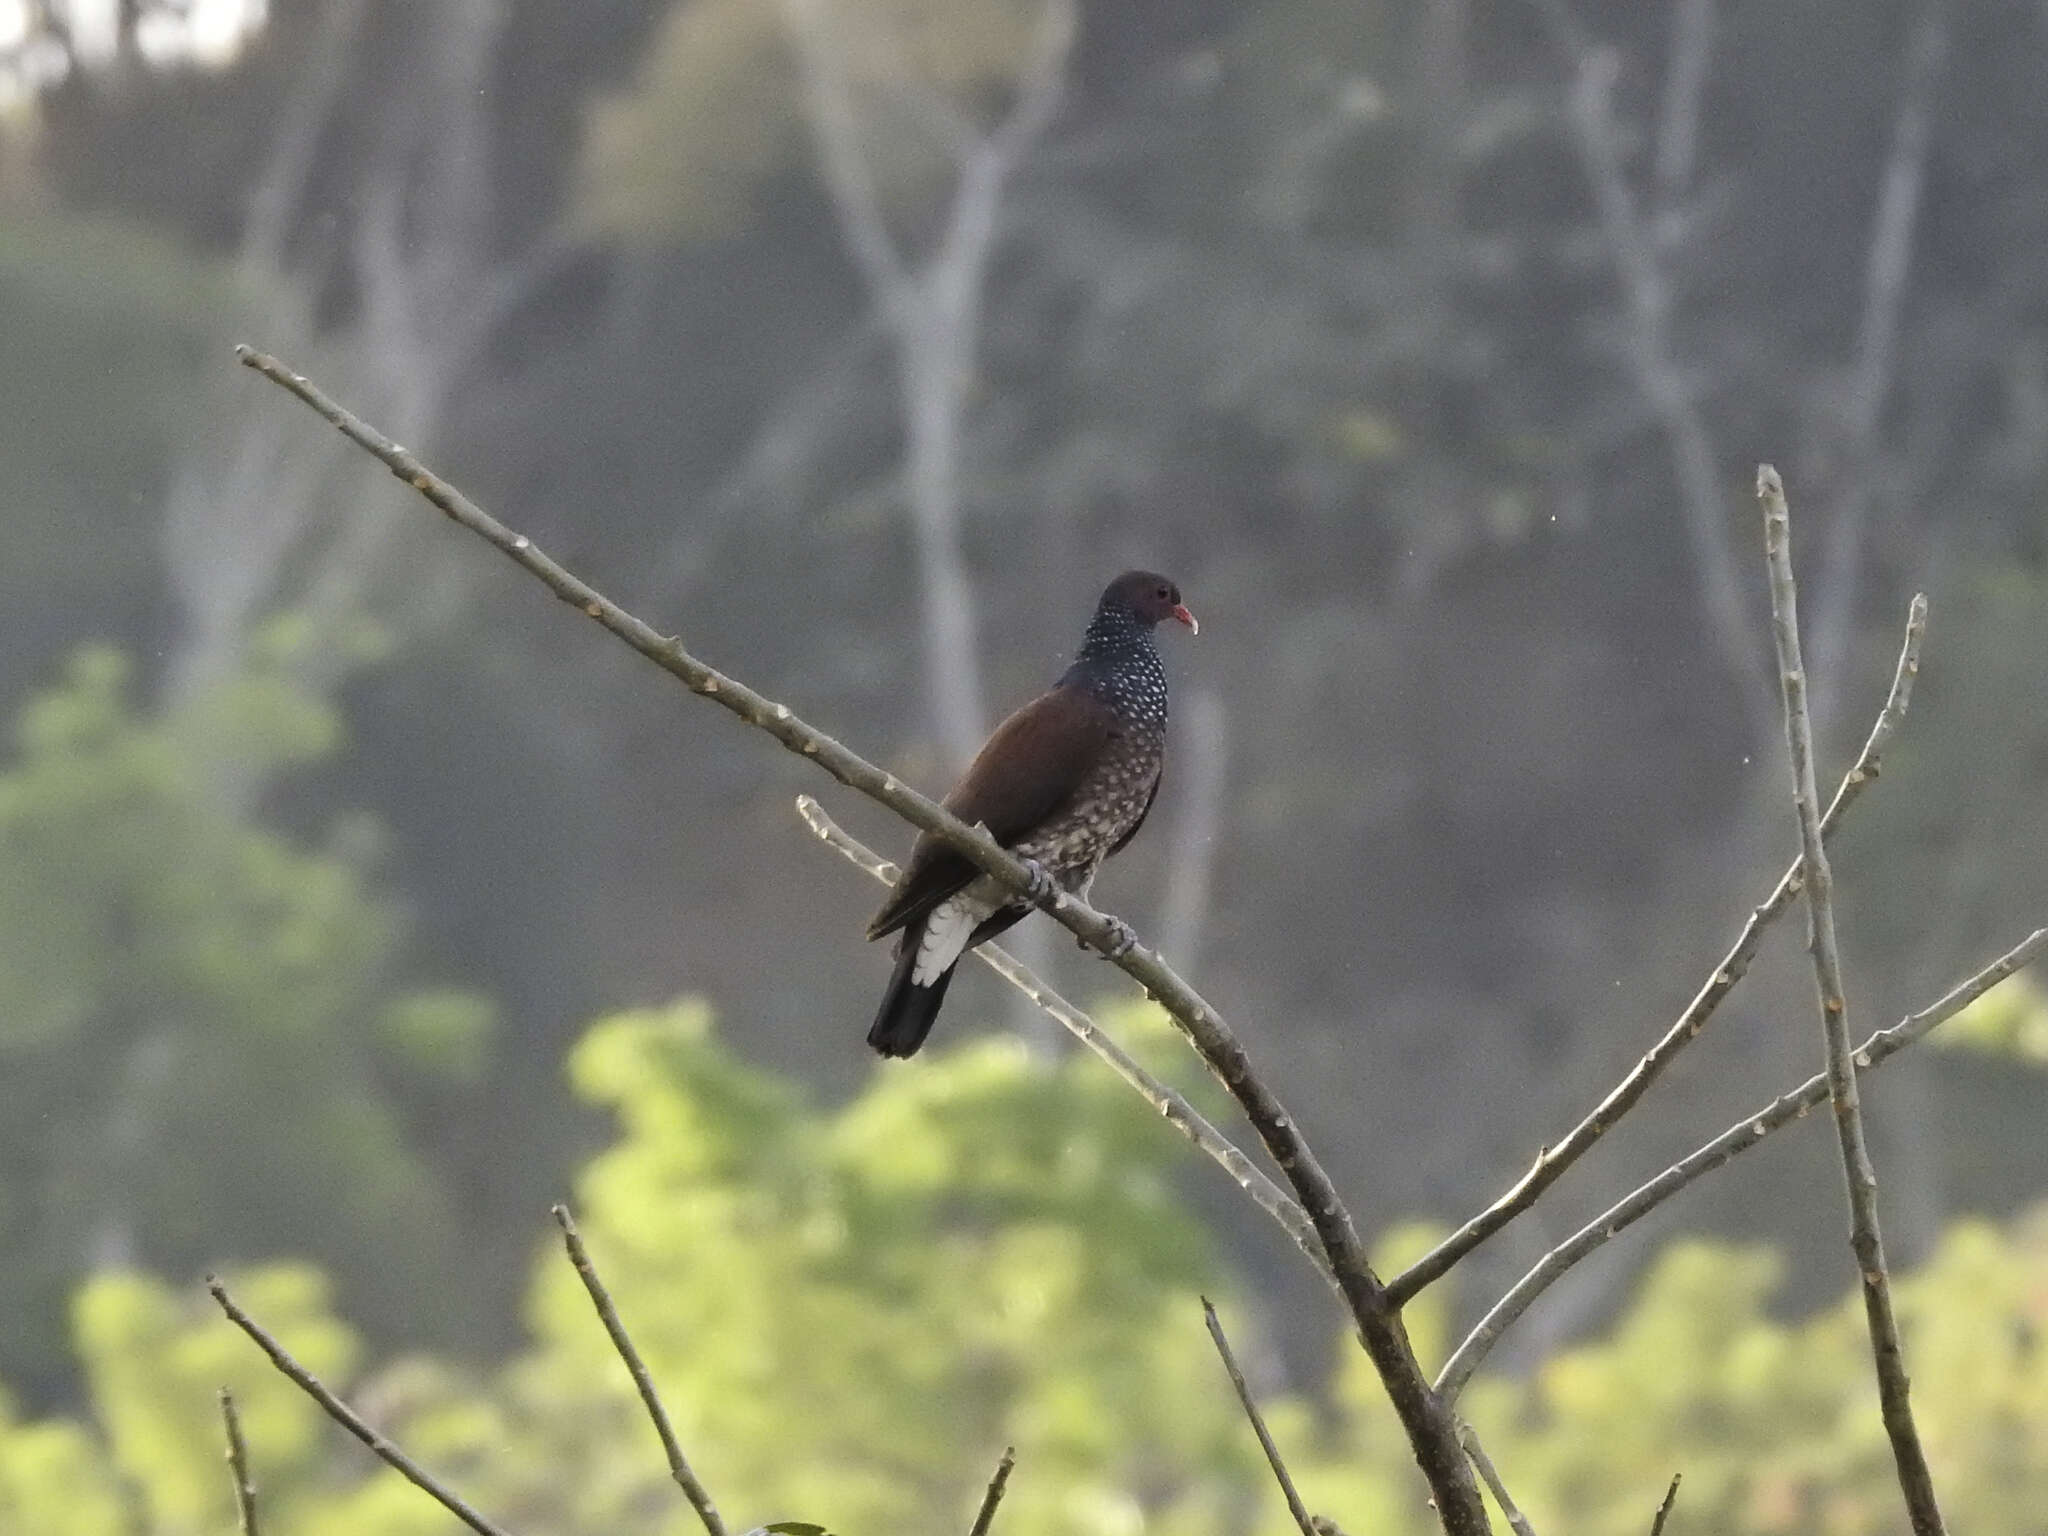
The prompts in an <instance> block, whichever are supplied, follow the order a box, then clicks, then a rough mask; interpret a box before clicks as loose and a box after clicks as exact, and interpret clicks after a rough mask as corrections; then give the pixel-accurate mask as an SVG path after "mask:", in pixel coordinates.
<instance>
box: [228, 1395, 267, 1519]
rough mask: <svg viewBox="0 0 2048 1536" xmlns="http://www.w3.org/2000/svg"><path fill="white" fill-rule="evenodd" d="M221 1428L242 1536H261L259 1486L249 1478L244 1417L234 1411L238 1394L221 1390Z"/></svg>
mask: <svg viewBox="0 0 2048 1536" xmlns="http://www.w3.org/2000/svg"><path fill="white" fill-rule="evenodd" d="M220 1419H221V1427H222V1429H223V1430H224V1431H225V1432H226V1435H227V1441H228V1449H227V1458H228V1477H229V1478H230V1479H231V1480H232V1481H233V1482H234V1485H235V1514H236V1516H237V1518H238V1520H239V1521H240V1525H241V1532H242V1536H258V1531H257V1526H256V1484H255V1481H254V1480H253V1479H252V1478H251V1477H250V1476H249V1446H248V1442H246V1441H245V1440H243V1439H242V1416H241V1415H240V1414H239V1413H237V1412H236V1411H235V1395H234V1393H232V1392H230V1391H229V1390H228V1389H227V1388H226V1387H222V1388H221V1389H220Z"/></svg>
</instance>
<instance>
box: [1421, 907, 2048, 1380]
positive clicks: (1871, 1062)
mask: <svg viewBox="0 0 2048 1536" xmlns="http://www.w3.org/2000/svg"><path fill="white" fill-rule="evenodd" d="M2044 952H2048V928H2037V929H2035V930H2034V931H2033V932H2032V933H2030V934H2028V935H2027V936H2026V938H2024V939H2022V940H2021V941H2020V942H2019V943H2018V944H2015V945H2014V946H2013V947H2012V948H2011V949H2009V950H2007V951H2006V952H2005V953H2004V954H2002V955H2000V956H1999V957H1998V958H1997V959H1996V960H1994V961H1992V962H1991V963H1990V964H1989V965H1987V966H1985V967H1984V969H1982V970H1981V971H1979V972H1977V973H1976V975H1974V976H1971V977H1970V978H1968V979H1967V980H1965V981H1962V982H1959V983H1957V985H1956V986H1954V987H1952V988H1951V989H1950V990H1949V991H1948V992H1947V993H1946V994H1945V995H1944V996H1942V997H1941V998H1939V999H1938V1000H1937V1001H1935V1002H1933V1003H1930V1004H1929V1005H1928V1006H1927V1007H1925V1008H1923V1009H1921V1010H1920V1012H1918V1013H1914V1014H1908V1015H1907V1016H1906V1017H1905V1018H1903V1019H1901V1020H1899V1022H1898V1023H1896V1024H1894V1025H1892V1026H1891V1027H1890V1028H1889V1029H1880V1030H1879V1031H1877V1033H1876V1034H1874V1035H1872V1036H1871V1037H1870V1038H1869V1039H1868V1040H1865V1041H1864V1042H1863V1044H1861V1045H1860V1046H1858V1047H1857V1048H1856V1065H1857V1066H1858V1067H1859V1068H1861V1069H1862V1070H1864V1071H1866V1072H1867V1071H1869V1070H1870V1069H1871V1068H1873V1067H1880V1066H1883V1065H1884V1063H1885V1062H1887V1061H1889V1060H1890V1059H1891V1058H1892V1057H1894V1056H1896V1055H1897V1054H1898V1053H1899V1052H1900V1051H1903V1050H1905V1049H1906V1047H1908V1046H1909V1045H1912V1044H1913V1043H1914V1042H1915V1041H1917V1040H1919V1039H1921V1038H1922V1037H1923V1036H1925V1035H1926V1034H1927V1033H1928V1032H1929V1031H1930V1030H1933V1029H1934V1028H1935V1027H1936V1026H1938V1025H1940V1024H1944V1023H1946V1022H1947V1021H1948V1020H1950V1019H1952V1018H1954V1017H1955V1016H1956V1015H1957V1014H1959V1013H1961V1012H1962V1011H1963V1010H1964V1009H1965V1008H1967V1007H1969V1005H1970V1004H1971V1003H1974V1002H1975V1001H1976V1000H1977V999H1978V998H1980V997H1982V996H1983V995H1984V994H1985V993H1986V992H1989V991H1990V990H1991V989H1992V988H1993V987H1995V986H1997V985H1998V984H1999V983H2000V982H2001V981H2004V980H2005V979H2006V977H2008V976H2010V975H2012V974H2013V973H2014V972H2015V971H2017V970H2019V969H2020V968H2021V967H2023V966H2025V965H2027V964H2028V963H2029V962H2030V961H2032V960H2033V959H2034V958H2035V957H2036V956H2037V955H2040V954H2042V953H2044ZM1827 1101H1828V1080H1827V1074H1825V1073H1816V1074H1815V1075H1814V1076H1812V1077H1810V1078H1808V1079H1807V1080H1806V1081H1805V1082H1803V1083H1801V1084H1800V1085H1799V1086H1798V1087H1797V1088H1795V1089H1793V1090H1792V1091H1791V1092H1790V1093H1788V1094H1784V1095H1782V1096H1781V1097H1779V1098H1777V1099H1774V1100H1772V1101H1771V1102H1770V1103H1769V1104H1767V1105H1765V1106H1764V1107H1763V1108H1762V1109H1760V1110H1758V1111H1756V1112H1755V1113H1754V1114H1751V1115H1747V1116H1745V1117H1743V1118H1742V1119H1740V1120H1738V1121H1736V1122H1735V1124H1733V1125H1732V1126H1730V1127H1729V1128H1728V1129H1727V1130H1725V1131H1723V1132H1722V1133H1721V1134H1720V1135H1719V1136H1716V1137H1715V1138H1714V1139H1713V1140H1712V1141H1710V1142H1708V1143H1707V1144H1706V1145H1705V1146H1703V1147H1701V1148H1699V1150H1697V1151H1696V1152H1693V1153H1691V1154H1689V1155H1688V1156H1686V1157H1683V1158H1681V1159H1680V1160H1679V1161H1678V1162H1676V1163H1673V1164H1672V1165H1671V1166H1670V1167H1669V1168H1666V1169H1665V1170H1664V1171H1663V1172H1662V1173H1660V1174H1658V1175H1657V1176H1656V1177H1655V1178H1654V1179H1651V1180H1650V1181H1649V1182H1648V1183H1645V1184H1642V1185H1640V1186H1638V1187H1637V1188H1635V1189H1633V1190H1631V1191H1630V1192H1629V1193H1628V1194H1626V1195H1624V1196H1622V1198H1621V1199H1619V1200H1617V1201H1615V1203H1614V1204H1612V1205H1610V1206H1609V1207H1608V1208H1607V1209H1606V1210H1604V1211H1602V1212H1601V1213H1600V1214H1599V1215H1598V1216H1595V1217H1594V1218H1593V1219H1592V1220H1591V1221H1589V1222H1587V1223H1586V1224H1585V1225H1584V1226H1583V1227H1581V1228H1579V1230H1578V1231H1576V1232H1574V1233H1573V1234H1572V1235H1571V1236H1570V1237H1568V1238H1566V1239H1565V1240H1564V1241H1563V1242H1561V1243H1559V1244H1558V1245H1557V1246H1556V1247H1555V1248H1553V1249H1551V1250H1550V1252H1548V1253H1546V1254H1544V1255H1543V1257H1542V1258H1540V1259H1538V1260H1537V1261H1536V1263H1535V1264H1534V1265H1533V1266H1531V1267H1530V1269H1529V1271H1528V1272H1527V1273H1526V1274H1524V1275H1523V1276H1522V1278H1521V1279H1520V1280H1518V1281H1516V1282H1515V1284H1514V1286H1513V1288H1512V1289H1510V1290H1509V1291H1508V1293H1507V1294H1506V1295H1505V1296H1503V1297H1501V1299H1500V1300H1499V1301H1497V1302H1495V1303H1494V1304H1493V1308H1492V1310H1491V1311H1489V1312H1488V1313H1487V1314H1486V1315H1485V1316H1484V1317H1482V1318H1481V1319H1480V1320H1479V1321H1478V1322H1477V1323H1475V1324H1474V1325H1473V1327H1472V1331H1471V1332H1470V1333H1468V1334H1466V1335H1465V1339H1464V1342H1463V1343H1461V1344H1459V1346H1458V1347H1457V1349H1456V1350H1455V1351H1454V1352H1453V1353H1452V1355H1451V1358H1450V1359H1449V1360H1447V1361H1445V1362H1444V1367H1443V1369H1442V1370H1441V1371H1439V1372H1438V1373H1437V1378H1436V1388H1437V1391H1438V1392H1440V1393H1442V1394H1443V1395H1444V1396H1445V1397H1446V1398H1447V1399H1450V1398H1455V1397H1456V1396H1457V1395H1458V1393H1459V1392H1460V1391H1461V1390H1462V1389H1463V1388H1464V1385H1465V1383H1466V1382H1467V1381H1468V1380H1470V1379H1471V1376H1472V1373H1473V1371H1474V1370H1476V1369H1477V1368H1478V1366H1479V1362H1480V1361H1481V1360H1483V1359H1484V1358H1485V1357H1486V1354H1487V1351H1489V1350H1490V1349H1492V1348H1493V1346H1494V1345H1495V1344H1496V1343H1498V1342H1499V1340H1500V1336H1501V1335H1502V1334H1503V1333H1505V1332H1506V1331H1507V1330H1508V1328H1509V1327H1510V1326H1511V1325H1512V1324H1513V1323H1514V1322H1515V1320H1516V1319H1517V1318H1519V1317H1520V1316H1521V1315H1522V1314H1523V1313H1524V1312H1526V1311H1528V1310H1529V1305H1530V1303H1532V1302H1533V1301H1535V1299H1536V1298H1537V1297H1538V1296H1540V1295H1542V1294H1543V1293H1544V1292H1545V1291H1546V1290H1548V1289H1549V1288H1550V1287H1551V1286H1552V1285H1553V1284H1555V1283H1556V1282H1557V1281H1558V1280H1560V1279H1561V1278H1563V1276H1564V1274H1565V1272H1566V1271H1567V1270H1569V1269H1571V1268H1572V1266H1573V1265H1575V1264H1577V1263H1579V1262H1580V1261H1581V1260H1582V1259H1584V1258H1586V1257H1587V1255H1589V1254H1591V1253H1592V1252H1593V1251H1594V1250H1595V1249H1596V1248H1599V1247H1601V1246H1602V1245H1604V1244H1605V1243H1607V1242H1608V1241H1609V1240H1610V1239H1612V1238H1614V1237H1616V1236H1618V1235H1619V1234H1620V1233H1621V1232H1623V1231H1625V1230H1626V1229H1627V1228H1629V1227H1632V1226H1634V1225H1635V1224H1636V1223H1637V1222H1638V1221H1641V1220H1642V1219H1643V1218H1644V1217H1645V1216H1647V1215H1649V1214H1650V1212H1652V1211H1654V1210H1655V1209H1656V1208H1657V1207H1658V1206H1660V1205H1662V1204H1663V1203H1664V1202H1665V1201H1666V1200H1669V1199H1670V1198H1671V1197H1672V1196H1673V1195H1675V1194H1677V1193H1678V1192H1679V1191H1680V1190H1681V1189H1684V1188H1685V1187H1686V1185H1688V1184H1690V1183H1692V1182H1693V1180H1695V1179H1697V1178H1699V1177H1701V1176H1702V1175H1704V1174H1709V1173H1712V1172H1713V1171H1714V1170H1715V1169H1716V1168H1719V1167H1721V1166H1722V1165H1723V1164H1725V1163H1729V1162H1732V1161H1733V1160H1734V1159H1736V1158H1737V1157H1740V1156H1741V1155H1742V1154H1743V1153H1745V1152H1747V1151H1748V1150H1749V1149H1750V1148H1751V1147H1755V1146H1760V1145H1762V1143H1763V1141H1764V1138H1765V1137H1767V1136H1769V1135H1770V1134H1771V1133H1772V1132H1773V1131H1777V1130H1782V1129H1783V1128H1784V1127H1786V1126H1788V1125H1790V1124H1791V1123H1792V1122H1793V1121H1795V1120H1799V1119H1803V1118H1804V1117H1805V1116H1806V1115H1807V1113H1808V1112H1809V1111H1811V1110H1813V1109H1816V1108H1818V1107H1819V1106H1820V1105H1822V1104H1825V1103H1827Z"/></svg>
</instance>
